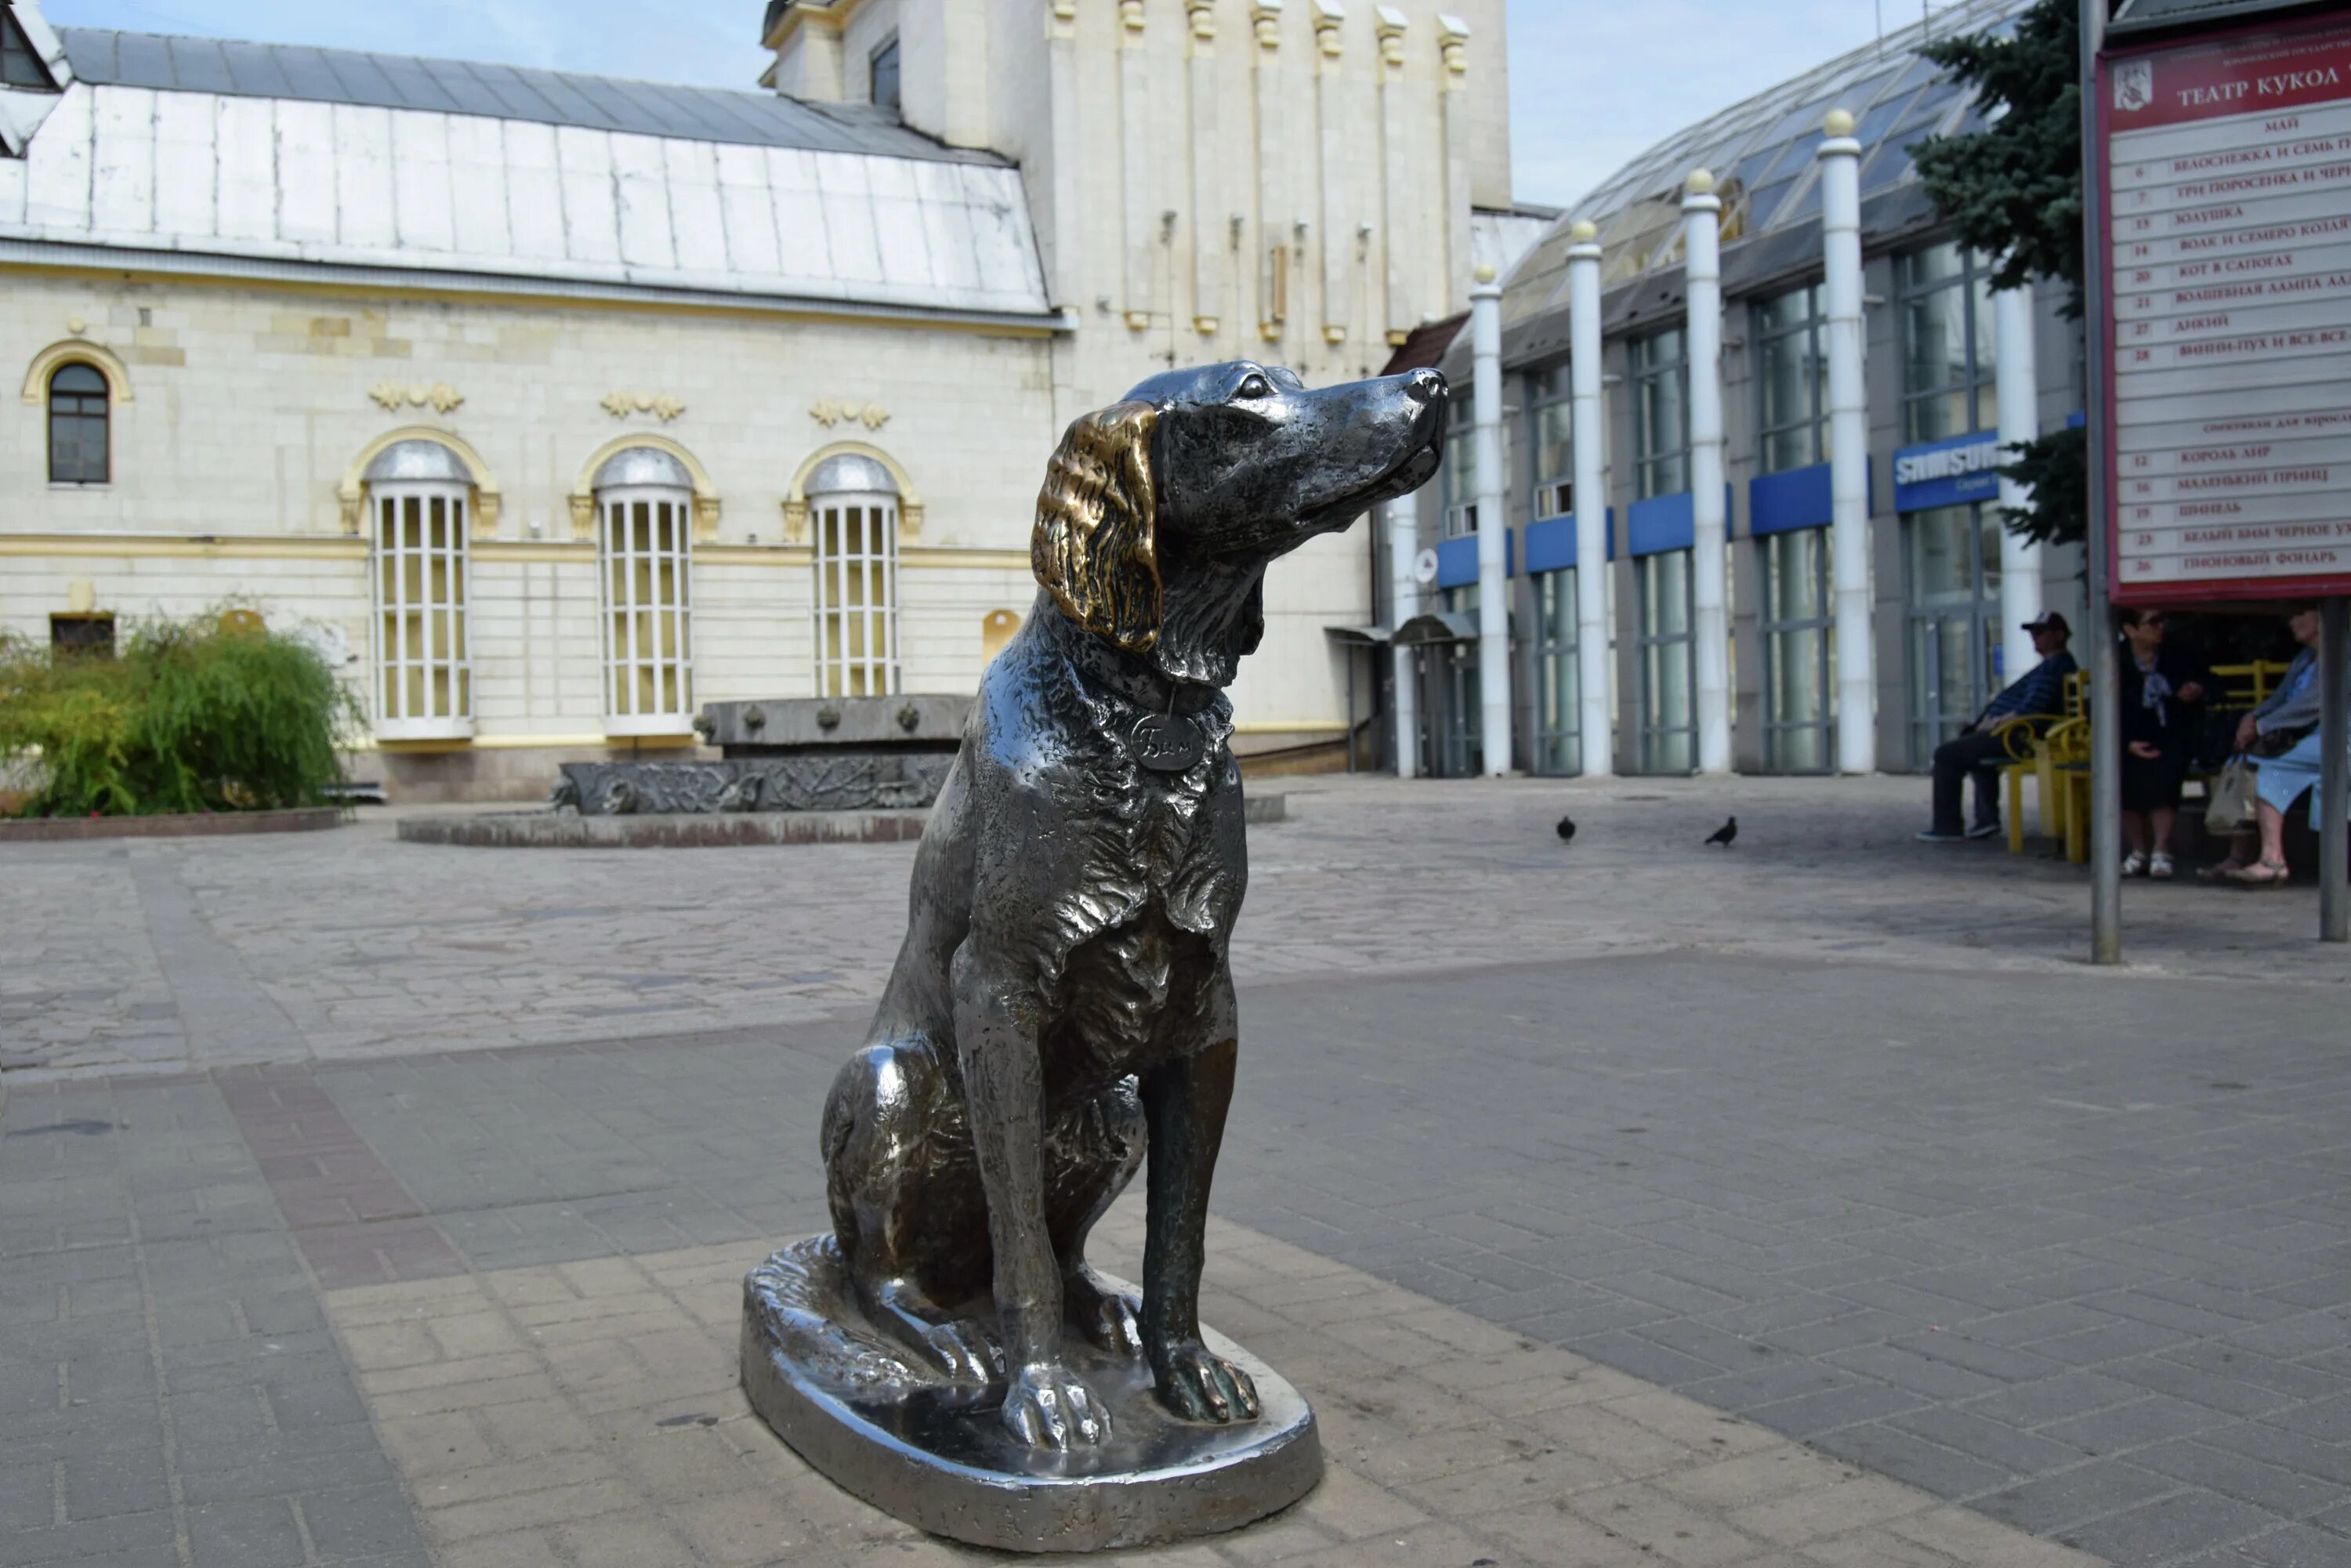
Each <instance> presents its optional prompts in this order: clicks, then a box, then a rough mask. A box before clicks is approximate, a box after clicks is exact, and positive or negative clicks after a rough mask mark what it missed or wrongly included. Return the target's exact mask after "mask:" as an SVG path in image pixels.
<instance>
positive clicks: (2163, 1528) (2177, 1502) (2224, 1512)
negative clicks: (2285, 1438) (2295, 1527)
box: [2065, 1491, 2275, 1563]
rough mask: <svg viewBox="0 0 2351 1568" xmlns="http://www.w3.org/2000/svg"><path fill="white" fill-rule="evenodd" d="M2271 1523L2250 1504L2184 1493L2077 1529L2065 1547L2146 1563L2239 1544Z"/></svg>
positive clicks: (2270, 1517)
mask: <svg viewBox="0 0 2351 1568" xmlns="http://www.w3.org/2000/svg"><path fill="white" fill-rule="evenodd" d="M2274 1522H2275V1519H2274V1516H2273V1515H2272V1514H2270V1513H2269V1512H2268V1511H2266V1510H2263V1509H2260V1508H2256V1507H2254V1506H2253V1505H2252V1504H2251V1503H2247V1502H2240V1501H2238V1500H2235V1499H2233V1498H2224V1497H2215V1496H2213V1495H2212V1494H2211V1493H2210V1492H2201V1491H2188V1492H2181V1493H2179V1494H2177V1495H2175V1496H2172V1497H2167V1498H2162V1499H2158V1500H2156V1501H2154V1502H2150V1503H2147V1504H2146V1505H2144V1506H2142V1507H2138V1508H2134V1509H2129V1510H2126V1511H2124V1512H2121V1513H2116V1514H2110V1515H2108V1516H2107V1517H2105V1519H2100V1520H2095V1521H2092V1522H2090V1523H2088V1524H2084V1525H2080V1526H2077V1527H2075V1528H2074V1529H2072V1530H2069V1531H2066V1532H2065V1542H2066V1543H2067V1544H2068V1545H2072V1546H2078V1547H2080V1548H2081V1549H2082V1550H2083V1551H2085V1552H2089V1553H2091V1554H2092V1555H2094V1556H2098V1557H2104V1558H2105V1559H2106V1560H2107V1561H2108V1562H2111V1563H2150V1562H2154V1561H2156V1560H2158V1558H2162V1557H2173V1556H2180V1555H2184V1554H2186V1553H2188V1552H2197V1551H2200V1550H2202V1549H2204V1548H2206V1547H2210V1546H2219V1545H2222V1544H2225V1543H2227V1542H2235V1541H2241V1540H2244V1539H2246V1538H2247V1537H2249V1536H2252V1535H2254V1534H2256V1533H2257V1532H2259V1531H2262V1529H2263V1528H2265V1527H2267V1526H2269V1525H2271V1524H2273V1523H2274Z"/></svg>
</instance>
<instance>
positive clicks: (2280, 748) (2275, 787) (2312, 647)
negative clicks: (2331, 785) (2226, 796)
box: [2212, 604, 2320, 887]
mask: <svg viewBox="0 0 2351 1568" xmlns="http://www.w3.org/2000/svg"><path fill="white" fill-rule="evenodd" d="M2286 624H2287V626H2288V627H2289V628H2291V629H2292V631H2293V632H2294V641H2295V642H2297V643H2301V644H2302V651H2301V652H2300V653H2296V654H2295V655H2294V663H2293V664H2289V665H2287V666H2286V672H2285V678H2284V679H2283V680H2282V681H2280V682H2279V683H2278V688H2277V690H2276V691H2274V692H2272V693H2271V694H2270V697H2269V700H2268V701H2267V702H2265V703H2263V704H2262V706H2259V707H2257V708H2255V709H2254V710H2253V711H2252V712H2251V713H2249V714H2247V715H2246V716H2245V717H2244V721H2243V722H2242V723H2241V724H2240V725H2238V726H2237V749H2238V750H2239V751H2241V752H2243V753H2244V754H2245V755H2246V756H2247V758H2249V759H2251V761H2252V764H2253V767H2254V769H2255V771H2254V775H2253V794H2254V796H2255V798H2256V804H2255V808H2254V815H2255V819H2256V826H2257V831H2256V832H2244V833H2239V834H2238V835H2237V836H2236V842H2235V844H2234V845H2233V846H2232V847H2231V850H2230V851H2229V858H2228V859H2227V860H2225V861H2222V862H2220V864H2219V865H2217V866H2215V867H2213V868H2212V869H2213V873H2214V874H2215V875H2218V876H2224V877H2227V878H2228V879H2229V880H2231V882H2240V883H2244V884H2246V885H2247V886H2249V887H2280V886H2283V885H2284V883H2285V881H2286V875H2287V873H2286V868H2285V814H2286V811H2287V810H2289V809H2290V808H2291V807H2292V806H2293V805H2294V801H2295V800H2299V799H2300V798H2301V797H2302V794H2303V792H2304V790H2308V791H2309V792H2310V825H2311V826H2312V827H2313V828H2315V827H2317V826H2319V820H2318V768H2319V759H2320V752H2319V747H2318V720H2319V716H2320V703H2319V685H2320V683H2319V678H2318V676H2319V671H2318V643H2319V626H2320V621H2319V614H2318V606H2316V605H2315V604H2305V605H2303V606H2302V607H2301V608H2300V609H2298V610H2296V611H2295V612H2294V614H2293V616H2292V618H2291V619H2289V620H2288V621H2287V622H2286Z"/></svg>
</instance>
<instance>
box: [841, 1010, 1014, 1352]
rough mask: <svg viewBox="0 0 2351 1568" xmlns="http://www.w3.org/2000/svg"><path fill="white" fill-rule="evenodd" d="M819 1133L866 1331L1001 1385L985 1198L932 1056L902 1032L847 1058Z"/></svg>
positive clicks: (952, 1098)
mask: <svg viewBox="0 0 2351 1568" xmlns="http://www.w3.org/2000/svg"><path fill="white" fill-rule="evenodd" d="M822 1138H823V1146H824V1157H825V1176H826V1182H825V1195H826V1197H827V1199H828V1201H829V1202H830V1204H831V1209H832V1223H833V1229H834V1231H835V1233H836V1234H837V1235H838V1236H839V1238H840V1240H841V1257H842V1259H843V1260H844V1261H845V1262H846V1263H847V1264H848V1269H849V1277H850V1281H851V1283H852V1286H853V1287H854V1288H855V1290H856V1292H857V1298H858V1303H859V1305H861V1306H862V1307H863V1308H864V1309H865V1313H866V1316H867V1317H868V1318H870V1319H871V1320H872V1322H873V1326H874V1327H876V1328H878V1329H880V1330H882V1331H883V1332H884V1333H888V1334H890V1335H891V1336H892V1337H893V1338H895V1339H897V1340H899V1341H900V1342H902V1343H904V1344H905V1345H907V1346H908V1347H909V1348H911V1349H913V1350H914V1351H915V1352H916V1353H918V1354H921V1355H922V1356H923V1357H924V1358H925V1359H926V1360H928V1361H929V1362H931V1363H932V1364H934V1365H935V1366H937V1367H938V1368H939V1369H940V1370H941V1371H943V1372H945V1373H946V1375H948V1376H950V1377H954V1378H958V1379H965V1380H975V1381H981V1382H992V1381H995V1380H998V1379H1000V1378H1001V1377H1002V1376H1003V1375H1004V1350H1003V1341H1002V1336H1001V1334H1000V1333H999V1332H998V1329H997V1327H996V1325H995V1323H994V1322H993V1317H994V1314H993V1313H992V1312H990V1311H989V1310H988V1308H987V1299H988V1290H989V1281H990V1279H991V1277H992V1272H993V1262H992V1260H991V1258H990V1254H989V1249H988V1242H987V1199H986V1197H984V1196H983V1195H982V1193H981V1190H980V1185H979V1167H978V1166H977V1162H976V1161H975V1159H974V1158H973V1155H972V1148H971V1130H970V1124H969V1121H968V1118H967V1115H966V1113H965V1111H964V1107H963V1097H962V1095H961V1094H960V1093H959V1092H957V1091H956V1086H955V1084H954V1083H953V1082H952V1080H951V1079H949V1077H948V1076H947V1074H946V1071H945V1069H944V1068H943V1067H942V1066H941V1064H940V1061H939V1056H938V1052H937V1051H936V1049H935V1047H934V1046H933V1045H932V1044H931V1042H930V1041H929V1040H927V1039H925V1038H923V1037H922V1036H919V1035H911V1034H908V1035H900V1036H897V1037H895V1038H893V1039H892V1040H888V1041H885V1042H883V1043H881V1044H876V1045H869V1046H867V1047H866V1048H865V1049H864V1050H862V1051H859V1052H858V1053H857V1054H856V1055H855V1056H852V1057H851V1058H850V1059H849V1062H848V1064H847V1065H846V1066H844V1067H843V1068H842V1069H841V1074H840V1076H839V1077H838V1078H836V1079H835V1080H834V1081H833V1085H832V1093H831V1097H830V1098H828V1099H827V1100H826V1102H825V1108H824V1128H823V1134H822ZM975 1308H976V1309H977V1310H975Z"/></svg>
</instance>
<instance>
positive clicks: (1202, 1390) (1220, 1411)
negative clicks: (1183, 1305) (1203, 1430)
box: [1151, 1339, 1258, 1426]
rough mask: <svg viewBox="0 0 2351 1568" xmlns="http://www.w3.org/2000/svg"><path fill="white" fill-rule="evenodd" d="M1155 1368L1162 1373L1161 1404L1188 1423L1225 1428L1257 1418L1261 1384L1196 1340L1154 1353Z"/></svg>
mask: <svg viewBox="0 0 2351 1568" xmlns="http://www.w3.org/2000/svg"><path fill="white" fill-rule="evenodd" d="M1151 1369H1152V1371H1154V1372H1155V1373H1156V1374H1158V1377H1159V1402H1160V1403H1161V1404H1162V1405H1165V1406H1167V1408H1168V1409H1170V1410H1173V1411H1174V1412H1175V1414H1176V1415H1178V1416H1182V1417H1184V1419H1186V1421H1208V1422H1213V1423H1215V1424H1216V1425H1217V1426H1224V1425H1226V1424H1227V1423H1228V1422H1233V1421H1254V1420H1256V1419H1257V1413H1258V1402H1257V1385H1256V1384H1254V1383H1251V1382H1250V1381H1249V1374H1248V1373H1246V1372H1243V1371H1242V1370H1241V1369H1240V1368H1239V1367H1238V1366H1235V1365H1234V1364H1232V1363H1231V1362H1229V1361H1227V1360H1225V1359H1224V1358H1223V1357H1222V1356H1219V1355H1213V1354H1209V1351H1208V1347H1207V1345H1204V1344H1202V1343H1200V1342H1199V1341H1198V1340H1196V1339H1187V1340H1178V1341H1176V1342H1175V1343H1174V1344H1172V1345H1169V1346H1167V1347H1166V1348H1165V1349H1164V1350H1161V1351H1158V1352H1155V1353H1154V1354H1153V1355H1152V1358H1151Z"/></svg>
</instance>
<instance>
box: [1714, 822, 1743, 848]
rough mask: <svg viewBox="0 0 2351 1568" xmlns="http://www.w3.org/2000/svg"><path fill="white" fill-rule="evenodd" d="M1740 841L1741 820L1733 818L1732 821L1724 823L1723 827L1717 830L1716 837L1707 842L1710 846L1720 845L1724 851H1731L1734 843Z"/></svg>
mask: <svg viewBox="0 0 2351 1568" xmlns="http://www.w3.org/2000/svg"><path fill="white" fill-rule="evenodd" d="M1738 840H1739V819H1738V818H1736V817H1733V818H1731V819H1730V821H1727V822H1725V823H1723V824H1722V826H1720V827H1719V828H1717V829H1715V831H1714V837H1712V838H1710V839H1708V840H1707V842H1708V843H1710V844H1720V845H1721V846H1722V847H1723V848H1724V849H1729V847H1730V846H1731V845H1732V844H1733V843H1736V842H1737V841H1738Z"/></svg>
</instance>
